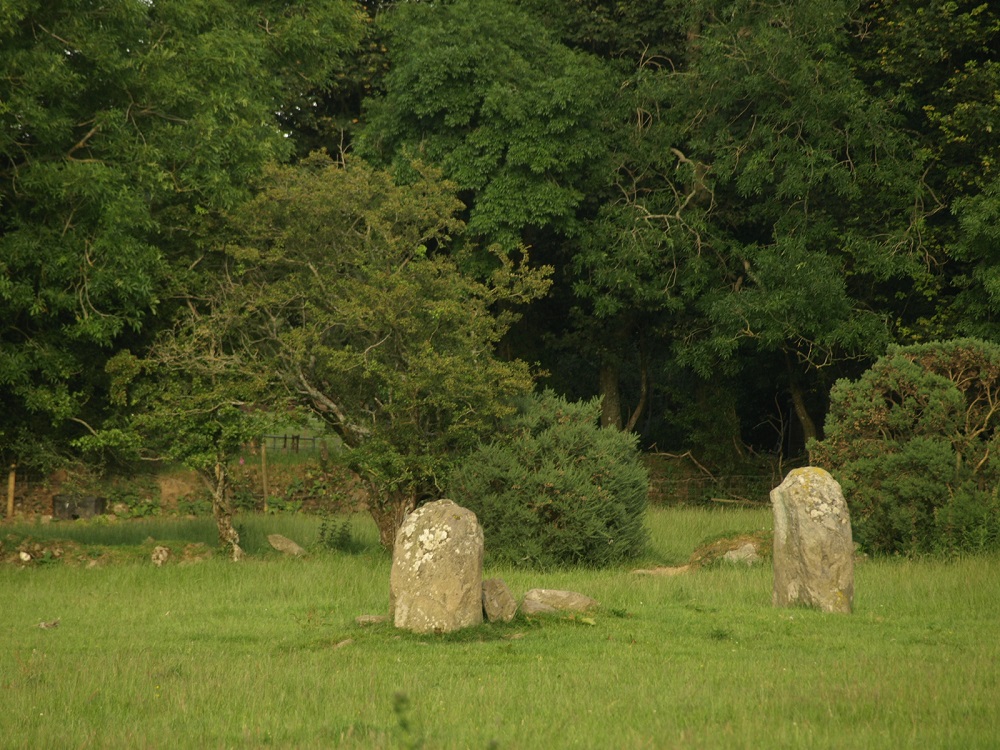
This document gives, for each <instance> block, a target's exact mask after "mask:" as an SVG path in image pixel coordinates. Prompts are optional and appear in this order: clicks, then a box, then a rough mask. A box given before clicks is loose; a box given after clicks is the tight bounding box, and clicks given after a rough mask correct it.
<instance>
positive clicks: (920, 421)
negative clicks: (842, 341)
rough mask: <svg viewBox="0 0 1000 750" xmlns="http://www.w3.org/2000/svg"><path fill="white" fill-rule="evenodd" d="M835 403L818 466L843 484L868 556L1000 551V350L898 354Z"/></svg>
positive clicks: (933, 347)
mask: <svg viewBox="0 0 1000 750" xmlns="http://www.w3.org/2000/svg"><path fill="white" fill-rule="evenodd" d="M830 402H831V403H830V412H829V414H828V415H827V419H826V436H825V438H824V439H823V440H822V441H821V442H815V441H814V442H813V443H812V444H811V445H810V452H811V460H812V462H813V463H815V464H817V465H819V466H823V467H825V468H827V469H829V470H830V472H831V473H832V474H833V475H834V477H836V478H837V480H838V481H839V482H840V483H841V486H842V487H843V490H844V495H845V497H846V499H847V503H848V506H849V507H850V510H851V522H852V526H853V531H854V537H855V539H856V540H857V541H858V542H860V543H861V544H862V546H863V547H864V548H865V549H867V550H869V551H871V552H879V553H915V552H933V551H946V552H959V551H983V550H990V549H998V548H1000V501H998V494H997V493H998V482H1000V434H998V433H997V426H998V425H1000V347H998V346H997V345H995V344H991V343H988V342H985V341H978V340H975V339H959V340H955V341H946V342H939V343H932V344H921V345H918V346H907V347H893V348H892V349H890V351H889V353H888V354H886V355H885V356H884V357H882V358H881V359H879V360H878V361H877V362H876V363H875V364H874V365H873V366H872V368H871V369H870V370H868V371H867V372H866V373H864V375H862V376H861V378H860V379H858V380H857V381H856V382H850V381H846V380H841V381H838V382H837V384H836V385H835V386H834V388H833V390H832V391H831V393H830Z"/></svg>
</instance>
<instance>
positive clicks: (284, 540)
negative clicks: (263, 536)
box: [267, 534, 306, 557]
mask: <svg viewBox="0 0 1000 750" xmlns="http://www.w3.org/2000/svg"><path fill="white" fill-rule="evenodd" d="M267 543H268V544H270V545H271V546H272V547H274V548H275V549H276V550H278V552H281V553H283V554H285V555H291V556H292V557H302V555H304V554H305V553H306V551H305V550H304V549H302V547H300V546H299V545H298V544H296V543H295V542H293V541H292V540H291V539H289V538H288V537H287V536H282V535H281V534H268V535H267Z"/></svg>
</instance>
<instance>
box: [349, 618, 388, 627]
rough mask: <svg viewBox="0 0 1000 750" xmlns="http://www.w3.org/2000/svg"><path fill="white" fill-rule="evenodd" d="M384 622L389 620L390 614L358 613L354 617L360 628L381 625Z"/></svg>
mask: <svg viewBox="0 0 1000 750" xmlns="http://www.w3.org/2000/svg"><path fill="white" fill-rule="evenodd" d="M383 622H389V616H388V615H358V616H357V617H355V618H354V623H355V624H356V625H357V626H358V627H359V628H367V627H371V626H372V625H381V624H382V623H383Z"/></svg>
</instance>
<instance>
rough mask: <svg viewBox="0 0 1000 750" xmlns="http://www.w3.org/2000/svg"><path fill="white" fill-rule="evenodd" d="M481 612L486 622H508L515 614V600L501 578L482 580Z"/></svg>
mask: <svg viewBox="0 0 1000 750" xmlns="http://www.w3.org/2000/svg"><path fill="white" fill-rule="evenodd" d="M483 614H484V615H485V616H486V621H487V622H510V621H511V620H513V619H514V615H515V614H517V601H516V600H515V599H514V595H513V594H511V593H510V589H509V588H507V584H506V583H504V582H503V580H502V579H500V578H490V579H489V580H487V581H483Z"/></svg>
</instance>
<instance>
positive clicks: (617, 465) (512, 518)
mask: <svg viewBox="0 0 1000 750" xmlns="http://www.w3.org/2000/svg"><path fill="white" fill-rule="evenodd" d="M599 413H600V402H599V401H598V400H593V401H585V402H573V403H571V402H568V401H566V400H565V399H563V398H561V397H559V396H556V395H555V394H554V393H552V392H550V391H546V392H545V393H544V394H541V395H536V396H531V397H529V398H527V399H525V400H524V401H523V402H522V404H521V407H520V409H519V410H518V413H517V414H516V415H515V416H514V417H512V418H511V419H510V420H509V422H508V424H507V429H506V430H504V433H503V435H502V436H501V437H500V438H498V439H497V440H495V441H494V442H493V443H491V444H489V445H484V446H482V447H480V448H479V449H478V450H477V451H475V452H474V453H473V454H472V455H471V456H470V457H469V458H467V459H466V460H465V461H464V462H463V463H462V464H461V465H460V466H459V467H458V468H457V469H456V471H455V473H454V474H453V476H452V486H451V488H450V489H451V491H450V497H451V498H452V499H453V500H455V502H457V503H459V504H461V505H463V506H465V507H467V508H469V509H470V510H472V511H474V512H475V513H476V515H477V516H478V517H479V521H480V523H481V524H482V526H483V531H484V533H485V537H486V547H487V552H488V553H489V554H490V556H491V557H492V558H493V559H494V560H498V561H504V562H509V563H513V564H516V565H529V566H540V567H548V566H557V565H573V564H582V565H589V566H595V567H597V566H606V565H612V564H615V563H618V562H621V561H623V560H625V559H628V558H630V557H634V556H636V555H638V554H640V553H641V552H643V550H644V549H645V545H646V529H645V526H644V519H645V511H646V503H647V499H646V493H647V486H648V480H647V476H646V469H645V468H644V466H643V465H642V463H641V462H640V456H639V452H638V450H637V448H636V439H635V437H634V436H633V435H630V434H627V433H623V432H619V431H617V430H613V429H601V428H600V427H599V426H598V424H597V420H598V416H599Z"/></svg>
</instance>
